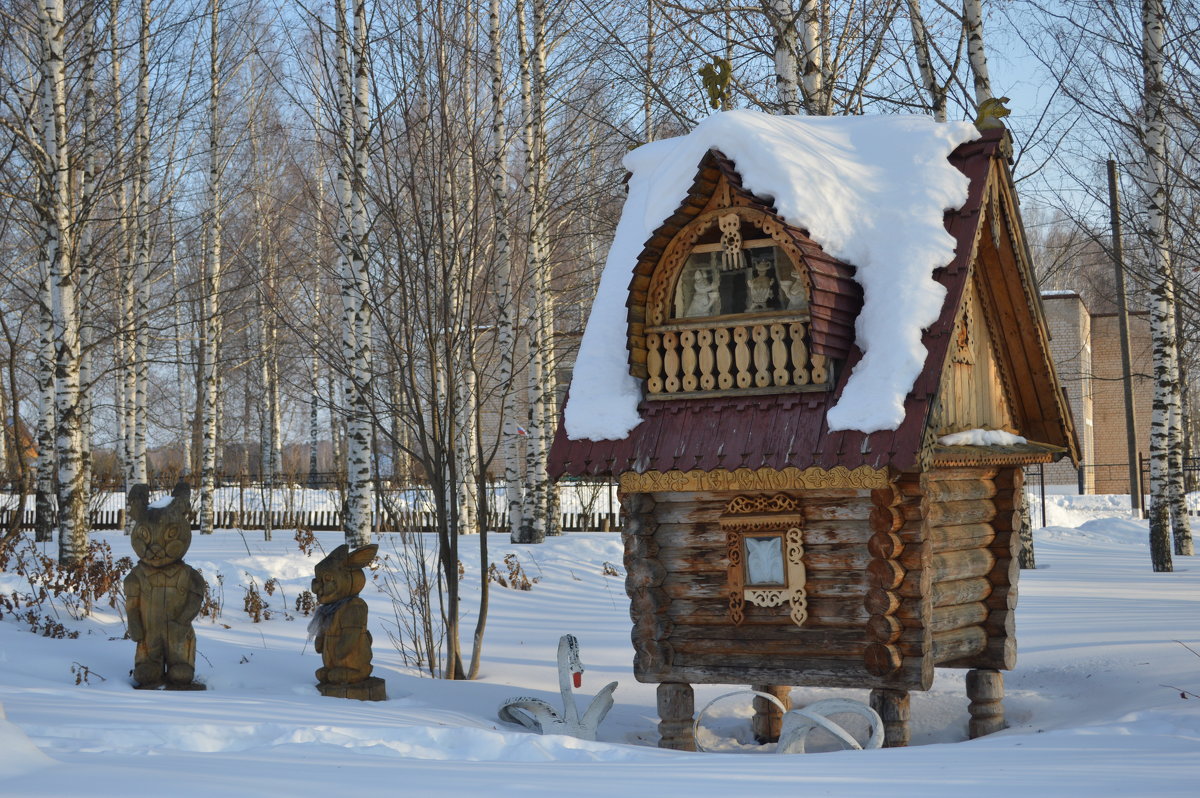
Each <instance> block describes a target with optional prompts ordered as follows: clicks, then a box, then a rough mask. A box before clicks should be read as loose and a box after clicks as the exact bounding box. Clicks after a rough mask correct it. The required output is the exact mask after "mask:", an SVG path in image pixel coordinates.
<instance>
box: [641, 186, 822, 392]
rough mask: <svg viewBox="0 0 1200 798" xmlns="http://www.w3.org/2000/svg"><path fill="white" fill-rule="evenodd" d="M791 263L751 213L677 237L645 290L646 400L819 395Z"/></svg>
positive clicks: (767, 219)
mask: <svg viewBox="0 0 1200 798" xmlns="http://www.w3.org/2000/svg"><path fill="white" fill-rule="evenodd" d="M801 263H803V259H802V257H801V253H800V250H799V248H798V247H797V246H796V242H795V241H794V240H793V239H792V238H791V236H790V235H788V234H787V233H786V231H785V230H784V228H783V227H782V225H781V224H780V223H779V221H778V220H777V219H775V218H774V217H772V216H771V215H769V214H766V213H763V212H762V211H759V210H756V209H753V208H745V207H737V208H725V209H722V210H716V211H710V212H708V213H706V214H703V215H702V216H700V217H698V218H697V219H696V220H695V221H693V222H692V223H691V224H689V225H688V226H687V227H685V228H684V229H683V230H682V231H681V232H680V233H679V235H677V236H676V238H675V240H674V241H673V242H672V243H671V244H670V246H668V247H667V250H666V252H665V253H664V255H663V258H662V260H661V261H660V262H659V265H658V267H657V268H656V269H655V272H654V275H653V276H652V278H651V282H650V289H649V292H648V298H647V304H646V317H647V318H646V327H645V338H644V347H645V363H646V374H647V381H646V387H647V392H648V394H649V395H650V397H651V398H672V397H675V396H681V395H688V394H695V393H705V392H712V391H729V390H736V389H742V390H758V391H762V392H775V391H778V390H780V389H783V390H811V389H813V388H826V387H828V386H829V384H830V383H831V374H830V368H829V363H828V362H827V360H826V358H825V357H824V356H822V355H817V354H814V353H812V351H811V347H810V343H809V333H810V330H809V320H810V317H809V298H810V287H809V284H808V278H807V276H806V274H805V273H804V271H803V269H802V268H801V266H800V264H801Z"/></svg>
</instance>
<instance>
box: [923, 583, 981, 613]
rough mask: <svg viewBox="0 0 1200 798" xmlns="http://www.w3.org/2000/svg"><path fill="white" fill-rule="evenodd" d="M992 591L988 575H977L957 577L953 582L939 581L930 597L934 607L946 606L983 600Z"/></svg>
mask: <svg viewBox="0 0 1200 798" xmlns="http://www.w3.org/2000/svg"><path fill="white" fill-rule="evenodd" d="M991 593H992V584H991V582H989V581H988V580H987V577H982V576H976V577H972V578H970V579H957V580H954V581H952V582H938V583H937V584H935V585H934V586H933V589H932V592H931V594H930V599H931V601H932V602H933V606H934V607H946V606H950V605H953V604H969V603H970V602H972V601H983V600H985V599H987V598H988V597H989V596H990V595H991Z"/></svg>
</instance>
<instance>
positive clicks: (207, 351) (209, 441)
mask: <svg viewBox="0 0 1200 798" xmlns="http://www.w3.org/2000/svg"><path fill="white" fill-rule="evenodd" d="M220 26H221V3H220V0H212V6H211V8H210V13H209V72H208V78H209V79H208V186H207V190H208V225H207V227H208V229H207V230H206V231H205V235H206V236H207V238H208V251H207V253H206V257H205V264H204V265H205V269H204V301H203V317H204V318H203V327H202V329H201V335H200V347H201V352H202V353H203V355H204V364H203V395H202V396H201V397H200V406H201V413H200V533H201V534H204V535H211V534H212V532H213V524H214V521H215V517H214V516H215V513H214V506H213V499H214V495H213V494H214V492H215V491H216V476H217V414H218V405H217V398H218V386H217V383H218V375H217V362H218V357H219V353H220V338H221V323H220V316H219V314H220V306H219V303H218V298H219V296H220V292H221V212H222V208H221V202H222V199H221V156H220V139H221V128H220V105H221V81H220V70H221V39H220V30H221V27H220Z"/></svg>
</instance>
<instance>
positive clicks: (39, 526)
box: [14, 197, 56, 542]
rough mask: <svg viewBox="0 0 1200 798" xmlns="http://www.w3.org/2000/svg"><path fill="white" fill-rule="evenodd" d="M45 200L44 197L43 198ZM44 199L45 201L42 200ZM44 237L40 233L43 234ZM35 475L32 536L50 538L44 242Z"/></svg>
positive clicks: (49, 311) (49, 307)
mask: <svg viewBox="0 0 1200 798" xmlns="http://www.w3.org/2000/svg"><path fill="white" fill-rule="evenodd" d="M46 199H48V197H47V198H46ZM43 201H45V200H43ZM43 238H44V233H43ZM39 249H40V250H41V251H40V253H39V258H38V259H39V261H40V263H39V267H40V269H41V275H42V279H41V290H40V291H39V292H38V295H39V301H38V331H39V338H40V340H39V346H38V350H39V361H40V362H39V368H38V424H37V435H36V437H37V453H38V454H37V471H36V473H37V477H36V480H37V481H36V485H35V487H34V500H33V519H34V520H33V530H34V531H33V538H34V540H37V541H42V542H44V541H49V540H53V539H54V526H55V518H54V430H55V418H56V415H55V412H54V366H55V351H54V309H53V308H54V288H53V283H52V281H51V274H50V261H49V257H48V253H47V251H46V246H45V241H44V240H43V242H42V243H41V244H40V245H39ZM14 429H15V426H14Z"/></svg>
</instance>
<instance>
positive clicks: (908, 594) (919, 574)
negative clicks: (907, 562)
mask: <svg viewBox="0 0 1200 798" xmlns="http://www.w3.org/2000/svg"><path fill="white" fill-rule="evenodd" d="M912 553H913V552H912V551H911V549H910V550H908V551H906V554H912ZM932 590H933V572H932V571H931V570H930V569H929V568H909V569H908V570H907V571H905V572H904V581H902V582H901V583H900V586H899V587H898V588H896V592H897V593H899V594H900V597H901V598H915V597H918V596H928V595H929V594H930V592H931V591H932Z"/></svg>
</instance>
